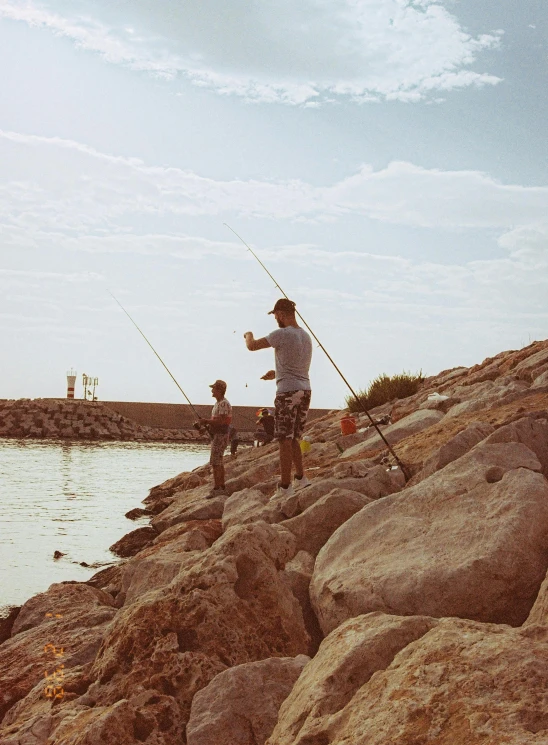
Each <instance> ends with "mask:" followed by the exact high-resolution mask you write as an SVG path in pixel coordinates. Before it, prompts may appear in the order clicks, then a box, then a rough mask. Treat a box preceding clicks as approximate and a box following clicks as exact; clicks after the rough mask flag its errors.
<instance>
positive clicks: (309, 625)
mask: <svg viewBox="0 0 548 745" xmlns="http://www.w3.org/2000/svg"><path fill="white" fill-rule="evenodd" d="M313 571H314V557H313V556H312V555H311V554H309V553H307V552H306V551H299V552H298V553H297V554H296V556H294V557H293V559H291V561H288V562H287V564H286V565H285V569H284V571H283V573H282V574H283V579H285V580H287V584H288V586H289V587H290V588H291V592H292V593H293V595H294V596H295V597H296V598H297V600H298V601H299V604H300V606H301V611H302V614H303V619H304V625H305V628H306V631H307V633H308V635H309V637H310V642H309V645H308V654H309V655H310V656H311V657H313V656H314V655H315V654H316V652H317V651H318V647H319V646H320V642H321V640H322V639H323V634H322V631H321V629H320V625H319V623H318V619H317V618H316V614H315V613H314V611H313V609H312V605H311V603H310V594H309V591H308V590H309V587H310V580H311V579H312V572H313Z"/></svg>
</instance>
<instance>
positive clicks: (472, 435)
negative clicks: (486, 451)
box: [413, 422, 495, 482]
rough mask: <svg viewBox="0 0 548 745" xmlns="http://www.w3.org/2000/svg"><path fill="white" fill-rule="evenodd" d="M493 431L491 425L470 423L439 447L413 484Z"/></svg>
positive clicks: (450, 461)
mask: <svg viewBox="0 0 548 745" xmlns="http://www.w3.org/2000/svg"><path fill="white" fill-rule="evenodd" d="M494 431H495V428H494V427H493V426H492V425H491V424H486V423H484V422H472V424H470V425H469V426H468V427H466V428H465V429H463V430H461V431H460V432H458V433H457V434H456V435H455V436H454V437H452V438H451V439H450V440H449V441H448V442H446V443H445V444H444V445H442V446H441V447H439V448H438V449H437V450H436V451H435V452H434V453H433V454H432V455H431V456H430V457H429V458H428V460H427V461H426V462H425V464H424V466H423V468H422V470H421V472H420V475H419V474H417V476H415V477H414V478H413V481H414V482H418V481H422V480H423V479H425V478H426V477H427V476H431V475H432V474H433V473H435V472H436V471H439V470H440V469H441V468H444V467H445V466H446V465H447V464H448V463H452V462H453V461H455V460H458V459H459V458H460V457H461V456H463V455H464V454H465V453H467V452H468V451H469V450H471V449H472V448H473V447H474V445H477V444H478V442H481V441H482V440H484V439H485V438H486V437H487V436H488V435H490V434H491V433H492V432H494Z"/></svg>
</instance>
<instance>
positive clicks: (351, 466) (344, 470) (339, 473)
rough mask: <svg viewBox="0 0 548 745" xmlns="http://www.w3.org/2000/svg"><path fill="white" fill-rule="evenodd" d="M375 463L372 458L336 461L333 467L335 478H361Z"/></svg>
mask: <svg viewBox="0 0 548 745" xmlns="http://www.w3.org/2000/svg"><path fill="white" fill-rule="evenodd" d="M376 465H377V464H376V463H375V462H374V461H373V460H369V459H364V460H351V461H346V462H342V463H337V464H336V465H335V467H334V469H333V476H334V477H335V478H336V479H350V478H354V479H363V477H364V476H367V474H368V473H369V471H371V469H372V468H374V467H375V466H376Z"/></svg>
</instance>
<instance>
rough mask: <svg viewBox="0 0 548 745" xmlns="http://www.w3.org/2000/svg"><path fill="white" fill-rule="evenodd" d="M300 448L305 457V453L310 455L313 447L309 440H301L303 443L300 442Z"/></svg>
mask: <svg viewBox="0 0 548 745" xmlns="http://www.w3.org/2000/svg"><path fill="white" fill-rule="evenodd" d="M299 446H300V448H301V453H302V454H303V455H304V454H305V453H308V452H310V448H311V447H312V445H311V444H310V442H309V441H308V440H301V441H300V442H299Z"/></svg>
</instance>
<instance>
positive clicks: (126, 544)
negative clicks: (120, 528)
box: [109, 525, 158, 558]
mask: <svg viewBox="0 0 548 745" xmlns="http://www.w3.org/2000/svg"><path fill="white" fill-rule="evenodd" d="M157 535H158V531H157V530H155V529H154V528H153V527H152V526H150V525H146V526H144V527H142V528H136V529H135V530H132V531H131V532H130V533H126V535H125V536H123V538H120V540H119V541H116V543H113V544H112V546H111V547H110V548H109V551H112V553H113V554H116V556H121V557H122V558H127V557H129V556H135V554H138V553H139V551H141V549H143V548H144V547H145V546H148V545H149V544H150V543H152V541H153V540H154V539H155V538H156V536H157Z"/></svg>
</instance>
